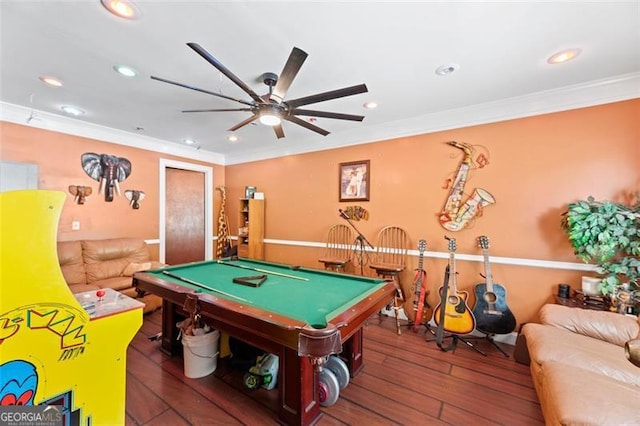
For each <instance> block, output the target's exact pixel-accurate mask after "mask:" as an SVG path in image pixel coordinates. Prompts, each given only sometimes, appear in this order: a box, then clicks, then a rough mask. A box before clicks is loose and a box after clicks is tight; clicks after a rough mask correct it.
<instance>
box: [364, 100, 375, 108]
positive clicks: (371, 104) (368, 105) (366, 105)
mask: <svg viewBox="0 0 640 426" xmlns="http://www.w3.org/2000/svg"><path fill="white" fill-rule="evenodd" d="M363 107H365V108H367V109H374V108H378V103H377V102H373V101H371V102H367V103H365V104H364V105H363Z"/></svg>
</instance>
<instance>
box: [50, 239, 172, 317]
mask: <svg viewBox="0 0 640 426" xmlns="http://www.w3.org/2000/svg"><path fill="white" fill-rule="evenodd" d="M57 245H58V262H59V263H60V269H61V270H62V275H63V276H64V279H65V281H66V283H67V285H68V286H69V288H70V289H71V291H72V292H73V293H81V292H84V291H89V290H99V289H101V288H107V287H108V288H112V289H114V290H117V291H119V292H121V293H123V294H125V295H127V296H129V297H132V298H135V299H138V300H139V301H141V302H143V303H144V304H145V308H144V312H151V311H154V310H156V309H158V308H159V307H160V306H162V299H161V298H159V297H158V296H155V295H153V294H143V295H140V294H138V292H137V291H136V288H135V287H133V285H132V275H133V273H134V272H138V271H142V270H145V269H153V268H156V267H160V266H162V264H161V263H159V262H155V261H152V260H151V254H150V252H149V248H148V246H147V244H146V243H145V242H144V240H141V239H138V238H112V239H103V240H80V241H58V244H57Z"/></svg>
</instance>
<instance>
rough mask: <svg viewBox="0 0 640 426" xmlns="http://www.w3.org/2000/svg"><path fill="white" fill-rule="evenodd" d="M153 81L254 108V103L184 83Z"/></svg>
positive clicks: (157, 78) (162, 79)
mask: <svg viewBox="0 0 640 426" xmlns="http://www.w3.org/2000/svg"><path fill="white" fill-rule="evenodd" d="M151 79H152V80H157V81H161V82H163V83H169V84H173V85H175V86H179V87H184V88H185V89H191V90H195V91H196V92H201V93H206V94H207V95H213V96H217V97H219V98H223V99H229V100H230V101H236V102H240V103H241V104H245V105H250V106H253V103H251V102H248V101H243V100H242V99H236V98H232V97H231V96H226V95H222V94H220V93H216V92H210V91H208V90H204V89H200V88H197V87H195V86H190V85H188V84H182V83H178V82H177V81H171V80H167V79H166V78H161V77H154V76H151Z"/></svg>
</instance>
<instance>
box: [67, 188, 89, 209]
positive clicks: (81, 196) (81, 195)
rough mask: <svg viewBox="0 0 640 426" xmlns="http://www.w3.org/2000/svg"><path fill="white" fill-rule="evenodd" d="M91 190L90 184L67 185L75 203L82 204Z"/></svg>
mask: <svg viewBox="0 0 640 426" xmlns="http://www.w3.org/2000/svg"><path fill="white" fill-rule="evenodd" d="M92 192H93V190H92V189H91V187H90V186H82V185H69V193H70V194H71V195H73V197H74V198H73V201H74V202H75V203H77V204H84V202H85V200H86V198H87V197H88V196H89V195H91V193H92Z"/></svg>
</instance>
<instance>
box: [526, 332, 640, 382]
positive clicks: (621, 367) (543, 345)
mask: <svg viewBox="0 0 640 426" xmlns="http://www.w3.org/2000/svg"><path fill="white" fill-rule="evenodd" d="M522 332H523V334H524V336H525V338H526V340H527V347H528V349H529V356H530V357H531V363H532V364H533V363H536V364H537V365H540V366H542V368H543V369H544V368H545V367H546V365H547V363H549V362H555V363H559V364H563V365H565V366H567V367H569V366H571V367H575V368H580V369H582V370H584V371H591V372H593V373H596V374H600V375H602V376H606V377H609V378H613V379H615V380H618V381H621V382H625V383H628V384H632V385H635V386H638V387H640V374H639V373H640V371H639V370H638V368H637V367H636V366H634V365H633V364H631V363H630V362H629V361H627V359H626V358H625V355H624V348H621V347H619V346H616V345H613V344H611V343H607V342H605V341H603V340H599V339H594V338H591V337H587V336H583V335H580V334H576V333H573V332H570V331H567V330H564V329H561V328H557V327H553V326H549V325H542V324H533V323H529V324H525V325H524V326H523V328H522ZM638 391H639V392H640V388H639V389H638Z"/></svg>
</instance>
